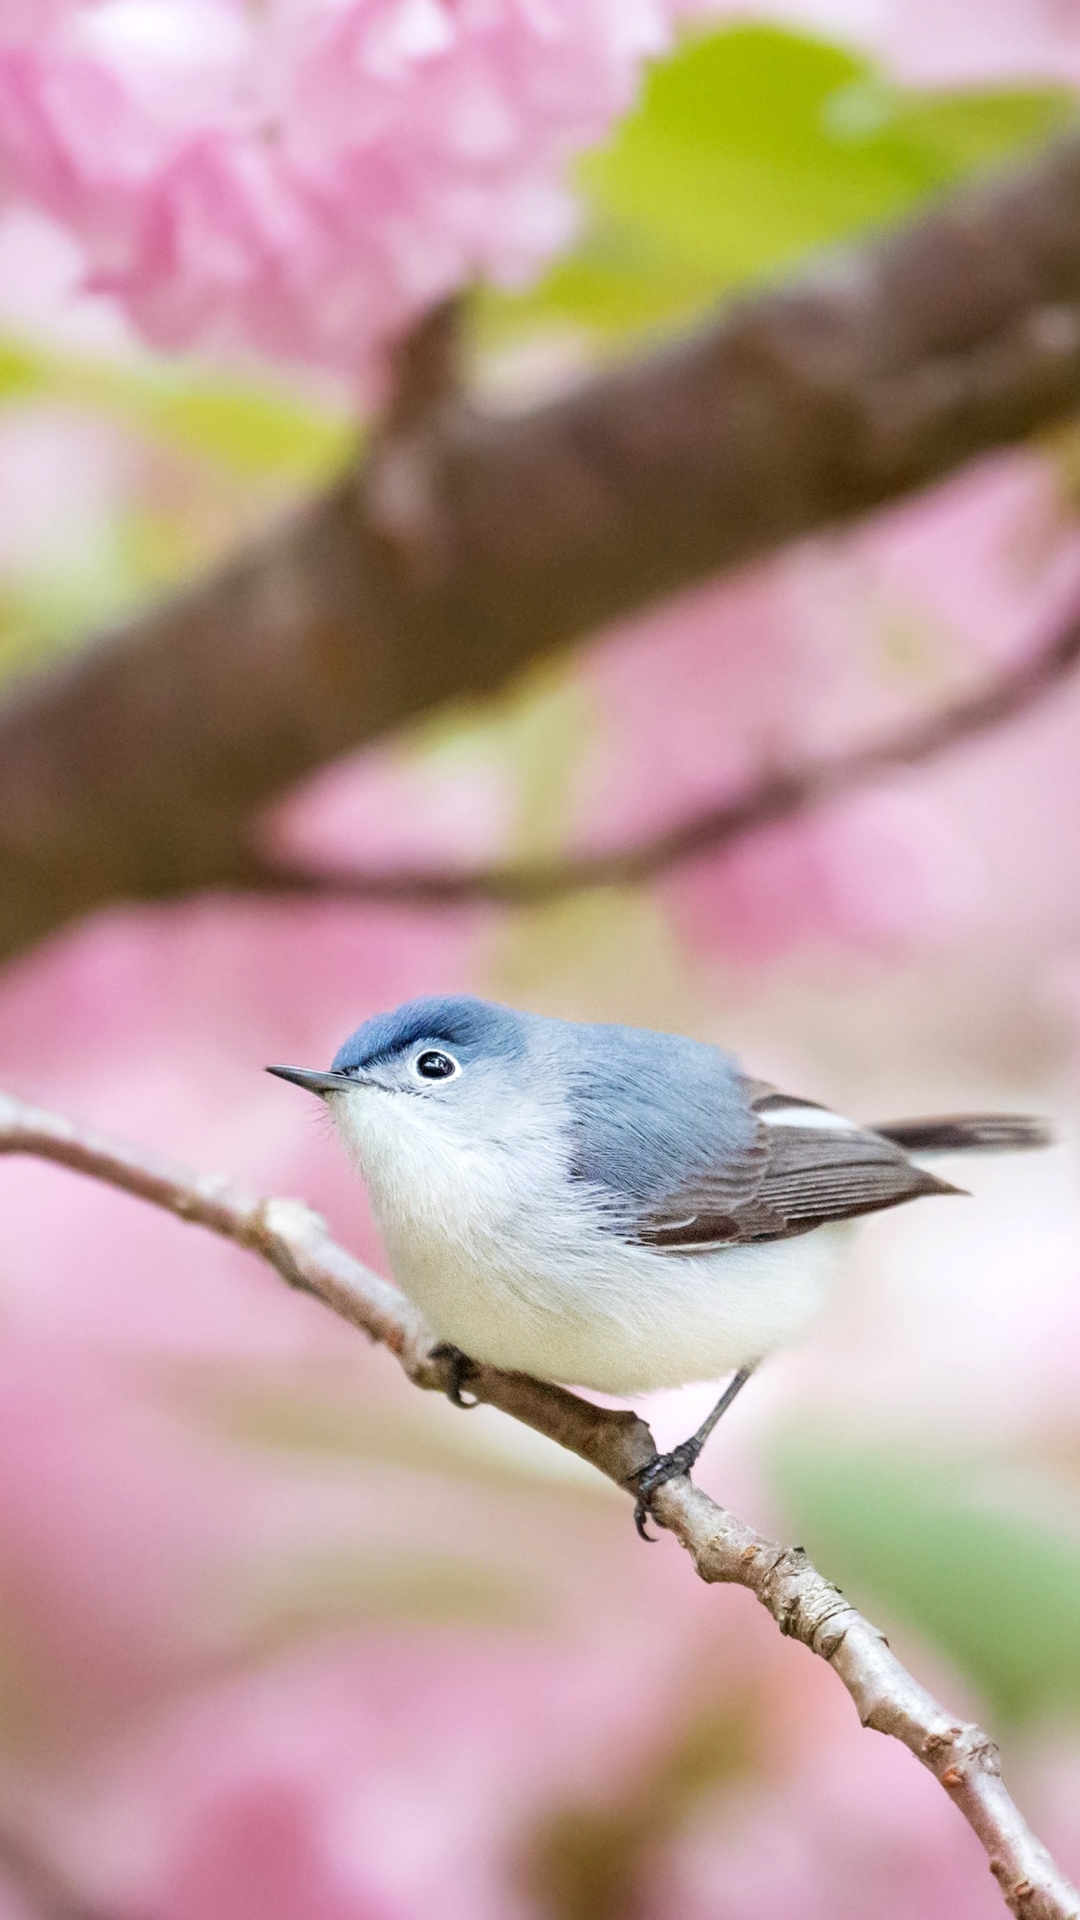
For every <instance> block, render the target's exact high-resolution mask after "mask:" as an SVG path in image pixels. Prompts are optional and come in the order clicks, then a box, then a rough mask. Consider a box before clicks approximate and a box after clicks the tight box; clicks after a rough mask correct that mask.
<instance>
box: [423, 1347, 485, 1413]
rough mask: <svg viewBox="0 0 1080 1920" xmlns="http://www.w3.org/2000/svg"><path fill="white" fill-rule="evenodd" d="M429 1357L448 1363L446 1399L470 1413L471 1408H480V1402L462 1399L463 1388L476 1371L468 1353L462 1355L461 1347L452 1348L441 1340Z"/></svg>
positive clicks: (474, 1363)
mask: <svg viewBox="0 0 1080 1920" xmlns="http://www.w3.org/2000/svg"><path fill="white" fill-rule="evenodd" d="M429 1357H430V1358H431V1359H432V1360H445V1361H446V1362H447V1368H446V1372H447V1381H446V1397H447V1399H448V1400H449V1401H451V1402H452V1404H453V1405H454V1406H455V1407H464V1409H465V1411H466V1412H468V1410H469V1408H470V1407H477V1406H479V1404H480V1402H479V1401H478V1400H466V1399H464V1398H463V1397H462V1392H461V1389H462V1387H463V1386H464V1385H465V1383H466V1381H467V1380H468V1379H469V1377H470V1375H471V1374H473V1373H475V1371H476V1362H475V1361H473V1360H470V1359H469V1356H468V1354H467V1353H462V1351H461V1348H460V1347H453V1346H451V1345H450V1342H449V1341H448V1340H440V1342H439V1344H438V1346H437V1347H432V1349H431V1354H430V1356H429Z"/></svg>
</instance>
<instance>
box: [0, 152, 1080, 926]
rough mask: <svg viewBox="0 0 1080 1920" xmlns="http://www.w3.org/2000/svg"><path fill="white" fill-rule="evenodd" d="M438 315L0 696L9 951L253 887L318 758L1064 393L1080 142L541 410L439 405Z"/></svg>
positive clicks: (957, 457) (839, 507) (1002, 435)
mask: <svg viewBox="0 0 1080 1920" xmlns="http://www.w3.org/2000/svg"><path fill="white" fill-rule="evenodd" d="M446 324H447V323H446V320H445V317H444V318H443V319H442V320H439V319H436V321H435V322H433V323H432V324H431V326H429V328H428V331H427V332H426V333H425V331H424V329H423V328H421V329H420V332H419V335H418V336H417V338H416V343H414V344H416V346H417V350H416V352H415V353H414V354H413V355H412V358H411V361H410V352H409V350H408V348H406V350H405V351H404V353H403V359H402V366H403V369H405V368H407V367H408V366H409V365H410V364H411V365H412V367H413V373H414V374H415V379H413V382H412V387H411V391H412V393H413V394H414V395H415V396H417V404H416V405H413V404H412V403H411V402H410V404H409V405H408V406H405V405H403V404H400V403H399V405H398V408H397V413H396V415H395V411H394V408H393V406H392V407H391V409H390V413H389V415H388V418H387V420H386V421H385V422H384V425H383V428H382V430H380V431H379V432H377V433H376V434H375V435H374V436H373V441H372V451H371V464H370V465H369V466H366V465H365V466H361V465H360V464H359V463H357V464H356V465H355V466H354V467H353V468H352V469H350V471H348V472H347V473H345V474H344V475H343V476H342V477H341V479H340V480H339V481H338V483H337V484H336V485H335V486H333V487H332V488H330V489H329V490H328V491H327V492H326V493H325V494H324V495H323V496H322V497H321V498H318V499H316V500H314V501H313V502H312V503H311V504H310V506H309V507H308V508H307V509H306V510H305V511H304V512H302V513H300V514H299V515H297V517H296V518H295V519H294V520H293V521H292V522H290V523H289V524H287V525H285V526H283V527H280V528H278V529H276V530H275V531H274V532H273V533H272V534H271V535H269V536H268V537H267V538H265V539H264V540H262V541H261V542H259V543H257V544H256V545H254V546H253V547H251V548H250V549H249V550H248V551H247V552H246V553H244V554H241V555H240V556H239V557H238V558H237V559H236V560H234V561H233V562H232V564H231V565H229V566H227V567H225V568H224V569H222V570H220V571H219V572H217V573H215V574H213V575H211V576H210V577H209V578H208V579H206V580H205V581H202V582H201V583H199V584H197V585H194V586H192V587H191V588H190V589H189V590H188V591H187V592H185V593H184V594H182V595H180V596H178V597H176V598H174V599H172V600H170V601H169V602H167V603H166V604H165V605H163V606H158V607H153V608H151V609H150V610H149V611H148V612H146V613H144V614H143V615H141V617H139V618H136V619H134V620H132V621H131V622H130V623H128V624H127V625H126V626H124V627H122V628H121V629H119V630H118V631H116V632H114V633H113V634H111V635H110V636H108V637H106V638H105V639H104V640H103V641H101V642H100V643H99V644H98V645H96V646H92V647H87V648H85V649H83V650H82V651H81V652H77V653H73V654H71V655H68V656H67V657H66V658H65V659H64V661H63V662H62V663H60V664H58V665H55V666H54V667H53V668H52V669H51V670H50V671H48V672H46V673H43V674H42V675H40V676H39V677H36V678H34V679H32V680H29V681H26V682H24V684H23V685H22V686H21V688H18V689H16V691H15V692H14V693H13V694H12V695H11V696H10V697H9V699H8V702H7V706H6V709H5V710H4V711H3V712H2V713H0V957H2V956H3V955H6V954H9V953H12V952H14V951H15V950H16V948H17V947H19V946H20V945H23V944H25V943H27V942H28V941H30V940H33V939H36V938H38V937H40V936H41V935H42V934H44V933H46V932H48V931H50V930H51V929H52V928H54V927H56V926H58V925H60V924H62V923H63V922H64V921H66V920H68V919H70V918H71V917H72V916H73V915H75V914H78V913H81V912H85V911H87V910H89V909H90V908H93V907H97V906H99V905H101V904H102V903H103V902H105V901H109V900H117V899H123V898H140V899H148V898H166V897H170V896H175V895H177V894H181V893H187V892H190V891H192V890H200V889H205V888H207V887H214V886H228V885H230V884H232V883H237V884H243V879H244V872H245V869H246V866H247V858H248V854H249V849H250V834H251V825H252V822H253V820H254V819H255V818H256V816H257V815H258V813H259V811H260V809H262V808H263V807H265V806H266V804H267V803H268V802H270V801H272V800H274V799H276V798H277V797H279V796H280V795H281V794H282V793H284V792H285V791H286V790H287V789H288V788H289V787H290V786H291V785H292V784H293V783H294V782H295V781H296V780H297V779H299V778H300V777H301V776H303V775H304V774H306V773H308V772H310V771H311V770H312V769H313V768H316V767H318V766H321V765H322V764H324V763H325V762H326V761H327V760H329V759H331V758H332V757H334V756H335V755H337V754H341V753H344V752H346V751H349V750H351V749H353V748H355V747H357V746H359V745H362V744H363V743H365V742H367V741H370V740H372V739H374V738H376V737H377V736H379V735H382V734H385V733H387V732H388V731H391V730H392V729H394V728H397V727H400V726H401V725H402V724H403V723H405V722H407V721H409V720H411V719H413V718H414V717H415V716H416V715H418V714H421V713H425V712H427V711H430V710H431V709H432V708H433V707H435V706H436V705H438V704H439V703H440V702H443V701H446V700H449V699H457V698H463V697H464V698H474V697H477V696H483V695H487V694H490V693H492V692H494V691H496V690H497V689H499V688H500V687H502V686H504V685H505V684H506V682H507V681H508V680H509V679H510V678H511V677H512V676H513V675H514V674H515V673H518V672H519V671H520V670H521V669H522V668H524V667H525V666H527V665H528V664H529V663H531V662H533V661H535V660H536V659H538V658H540V657H541V656H544V655H548V654H550V653H552V652H553V651H554V650H556V649H559V648H563V647H565V646H567V645H569V644H571V643H573V642H575V641H577V640H579V639H580V638H581V637H582V636H583V635H584V634H586V633H588V632H589V631H590V630H592V629H594V628H596V627H598V626H600V625H602V624H603V623H605V622H609V621H611V620H614V619H616V618H618V617H620V616H622V615H625V614H627V613H629V612H632V611H633V610H635V609H637V608H640V607H642V606H644V605H647V604H649V603H651V602H654V601H656V600H658V599H660V598H661V597H662V596H664V595H665V594H669V593H673V592H676V591H678V590H680V589H682V588H685V587H687V586H690V585H692V584H693V583H694V582H696V581H700V580H703V579H705V578H707V577H709V576H710V575H712V574H715V573H718V572H720V571H722V570H723V569H724V568H727V567H731V566H734V565H736V564H738V563H741V562H743V561H745V560H747V559H749V558H751V557H752V556H754V555H757V554H760V553H762V552H765V551H766V550H768V549H770V548H772V547H774V546H776V545H777V544H779V543H780V542H782V541H785V540H790V539H792V538H794V537H796V536H798V535H801V534H804V533H806V532H807V531H809V530H810V529H812V528H816V527H822V526H829V525H836V524H839V523H841V522H845V521H849V520H851V519H852V518H853V517H855V516H857V515H859V514H864V513H867V512H868V511H870V510H871V509H873V508H874V507H876V506H879V505H880V504H881V503H883V502H884V501H888V500H894V499H896V498H897V497H899V496H900V495H902V494H904V493H907V492H909V491H910V490H911V489H912V488H915V487H920V486H924V485H926V484H927V483H928V482H930V481H932V480H934V479H936V478H938V477H939V476H941V475H942V474H945V473H948V472H950V471H951V470H952V469H953V468H954V467H956V466H957V465H958V464H959V463H960V462H962V461H964V460H968V459H970V458H972V457H973V456H974V455H976V454H979V453H982V452H985V451H986V450H988V449H990V448H995V447H999V446H1005V445H1010V444H1012V443H1014V442H1016V441H1018V440H1020V439H1023V438H1024V437H1025V436H1027V435H1029V434H1031V433H1032V432H1033V431H1035V430H1036V429H1037V428H1039V427H1040V426H1042V425H1044V424H1046V423H1047V422H1049V421H1051V420H1054V419H1056V418H1059V417H1060V416H1061V415H1062V414H1064V413H1066V412H1067V411H1069V410H1070V409H1072V408H1075V407H1076V405H1077V403H1078V402H1080V138H1077V137H1074V138H1070V139H1068V140H1064V141H1061V142H1059V143H1058V144H1056V145H1054V146H1052V147H1049V148H1047V149H1046V150H1045V151H1044V152H1042V153H1041V154H1039V155H1038V156H1037V157H1036V158H1035V159H1034V160H1032V161H1031V162H1030V163H1029V164H1028V165H1027V166H1025V167H1024V168H1022V169H1017V170H1015V171H1013V172H1010V173H1007V174H1004V175H1001V176H998V177H996V178H994V179H991V180H988V181H983V182H982V183H981V184H979V185H978V186H977V187H975V188H973V189H969V190H966V191H964V192H961V193H959V194H956V195H954V196H952V197H951V198H948V199H945V200H943V201H942V202H940V203H939V204H938V205H937V206H935V207H934V208H933V209H932V210H931V211H930V212H929V213H924V214H923V215H922V216H921V217H920V218H918V219H916V220H914V221H912V222H910V223H909V224H908V225H906V226H904V227H901V228H899V229H897V230H896V231H895V232H894V233H893V234H891V235H886V236H885V237H884V238H883V239H879V240H874V241H873V242H871V243H868V244H867V245H865V246H864V247H862V248H859V249H856V250H852V251H851V252H849V253H847V254H845V255H835V256H831V257H829V258H828V259H827V260H826V261H825V262H824V263H823V264H822V265H819V266H818V267H817V268H816V269H815V270H814V271H813V272H812V273H810V274H807V275H805V276H804V277H802V278H801V279H799V280H796V281H793V282H791V283H789V284H788V285H786V286H779V287H776V286H772V287H769V288H766V289H764V290H762V291H759V292H757V293H755V294H754V295H753V296H751V297H749V298H746V299H744V300H742V301H740V302H738V303H733V304H731V305H730V306H728V307H727V308H726V310H725V311H724V312H722V313H721V315H720V316H719V318H718V319H716V320H715V321H714V322H713V323H712V324H710V325H709V326H707V327H705V328H703V329H702V330H701V331H699V332H697V333H696V334H693V335H690V336H689V337H686V338H684V339H682V340H680V341H678V342H676V343H675V344H673V345H669V346H668V347H667V348H666V349H664V350H662V351H657V352H653V353H651V354H647V355H642V356H640V357H638V358H636V359H633V360H630V361H629V362H627V363H626V364H624V365H622V366H620V367H617V368H615V369H614V370H612V371H608V372H605V373H604V374H603V375H601V376H599V377H597V378H594V379H592V380H588V381H585V382H583V383H582V385H581V386H580V388H579V389H578V390H577V391H576V392H574V393H572V394H569V395H567V396H566V397H564V398H563V399H561V400H560V401H558V403H556V404H551V405H546V406H543V407H538V408H535V409H533V410H532V411H531V412H524V413H521V414H517V415H514V416H506V415H504V416H495V415H491V414H488V415H485V414H482V413H480V412H478V411H477V410H475V409H470V408H469V407H468V406H466V405H465V404H464V403H463V402H461V401H460V400H456V399H455V398H454V397H453V392H452V383H450V384H449V385H448V383H447V381H446V379H445V367H446V364H447V360H448V358H449V359H452V354H451V355H449V356H448V355H447V354H446V352H445V351H444V345H445V343H444V341H443V338H442V335H441V333H440V327H445V326H446ZM449 331H450V332H451V333H452V325H450V327H449ZM425 369H426V370H427V371H425ZM432 369H433V373H432ZM429 375H430V376H431V377H430V378H429ZM409 378H410V379H412V375H410V376H409ZM425 408H426V409H427V411H426V413H425Z"/></svg>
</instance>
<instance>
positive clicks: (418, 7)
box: [0, 0, 666, 375]
mask: <svg viewBox="0 0 1080 1920" xmlns="http://www.w3.org/2000/svg"><path fill="white" fill-rule="evenodd" d="M665 12H666V6H665V0H459V3H458V4H454V5H452V4H450V0H352V4H338V3H336V0H273V3H272V4H269V5H268V6H266V7H265V8H263V9H260V10H258V12H256V11H255V10H254V9H248V8H246V7H244V6H242V5H240V4H239V0H98V4H93V3H92V0H67V3H66V4H64V3H63V0H56V3H55V4H53V5H47V6H41V7H27V8H24V7H22V6H19V7H17V8H15V10H14V11H12V10H10V9H9V10H8V13H7V17H6V18H5V20H4V21H3V23H2V24H0V180H3V181H5V182H6V188H7V193H8V195H9V196H10V197H12V198H19V197H21V198H23V199H26V200H28V201H31V202H33V203H34V204H36V205H37V206H38V207H40V208H41V209H43V210H44V211H46V212H48V213H50V214H51V215H52V216H53V217H54V218H56V219H58V220H60V221H62V222H63V223H64V224H65V225H66V226H67V227H68V228H69V229H70V230H71V231H72V233H73V234H75V235H76V236H77V237H78V239H79V241H80V243H81V245H82V247H83V249H84V251H85V256H86V261H87V266H88V271H89V276H90V281H91V284H92V285H94V286H95V287H97V288H100V289H106V290H109V291H111V292H113V293H114V294H115V295H117V296H118V298H119V300H120V301H121V302H122V304H123V306H124V308H125V310H126V311H127V313H128V314H129V315H130V317H131V318H132V319H133V320H134V322H135V324H136V326H137V327H138V329H139V330H140V331H141V333H142V334H143V335H144V337H145V338H146V339H147V340H149V341H150V342H151V343H152V344H154V345H157V346H162V347H170V348H175V347H186V346H191V345H196V344H197V345H200V346H210V347H212V348H223V349H226V350H236V349H240V348H244V347H254V348H255V349H257V350H259V351H261V352H263V353H267V354H272V355H279V356H284V357H287V358H295V359H306V360H309V361H313V362H316V363H318V364H321V365H323V366H327V367H330V368H333V369H338V370H341V371H343V372H345V373H346V374H348V375H356V374H357V373H359V372H362V371H364V370H366V369H369V368H370V366H371V364H372V359H373V356H374V355H376V354H377V349H378V347H379V345H380V343H381V342H382V341H384V340H385V339H387V338H388V337H389V336H391V335H392V334H394V333H395V332H397V331H399V330H400V329H401V327H402V326H403V325H405V324H406V323H407V322H408V320H409V319H410V317H411V316H413V315H414V314H416V313H417V312H418V311H419V310H420V309H421V308H423V307H424V306H425V305H426V304H427V303H429V302H430V301H432V300H434V299H437V298H439V297H440V296H442V295H444V294H445V293H447V292H449V291H450V290H452V289H453V288H454V287H456V286H458V285H459V284H461V282H462V281H464V280H466V279H467V278H469V277H471V276H473V275H475V274H477V273H486V274H488V275H490V276H492V277H493V278H494V279H496V280H500V281H514V280H517V279H520V278H521V277H522V276H524V275H527V274H528V273H530V272H531V271H533V270H534V269H535V268H536V267H537V266H538V265H539V264H540V263H542V262H543V261H544V260H545V259H546V258H547V257H548V255H549V254H550V253H551V252H552V250H553V249H554V248H556V247H558V246H559V245H561V244H562V243H563V242H564V241H565V240H566V238H567V237H568V235H569V233H570V232H571V230H572V227H573V223H574V203H573V200H572V198H571V197H570V196H569V194H568V192H567V190H566V187H565V186H564V184H563V179H562V172H563V167H564V163H565V161H566V160H567V158H568V157H569V156H570V155H571V154H573V153H574V152H575V151H577V150H578V149H579V148H580V147H582V146H584V145H586V144H588V143H589V142H591V141H594V140H596V139H598V138H599V137H600V136H601V135H602V134H603V133H604V132H605V131H606V129H607V127H608V125H609V124H610V122H611V120H612V118H613V117H614V116H615V115H616V114H617V113H618V112H620V110H622V109H623V108H625V107H626V106H627V105H628V104H629V102H630V100H631V98H632V96H633V92H634V86H635V81H636V78H637V74H638V71H639V66H640V62H641V59H642V57H643V56H644V55H645V54H646V53H649V52H653V51H656V50H658V49H659V48H660V47H662V45H663V44H664V40H665Z"/></svg>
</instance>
